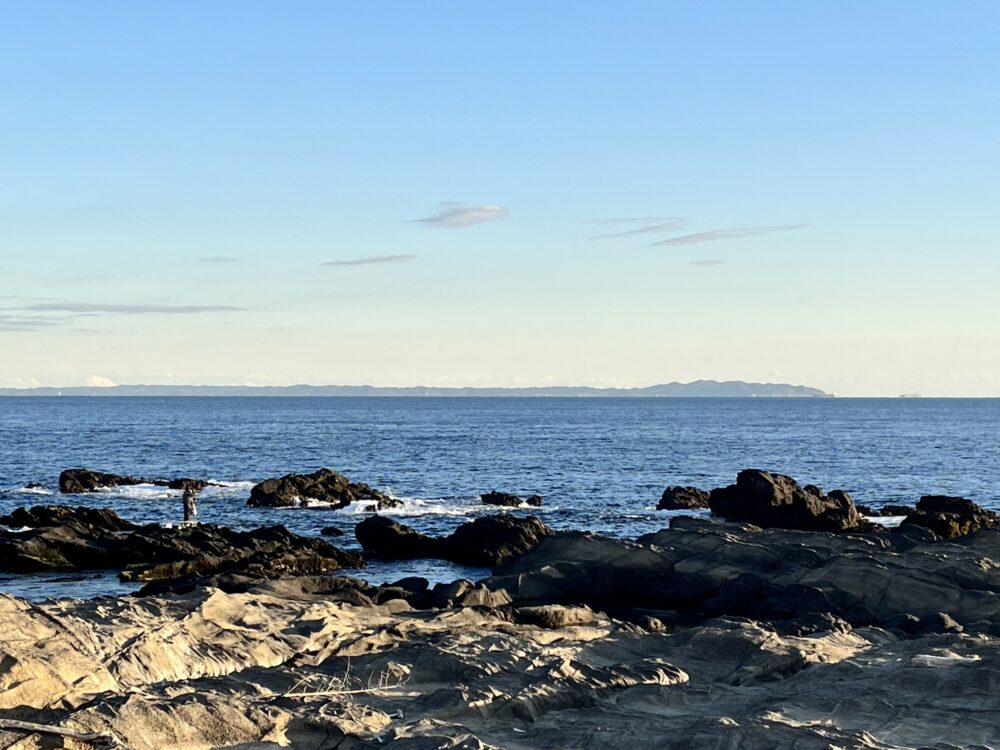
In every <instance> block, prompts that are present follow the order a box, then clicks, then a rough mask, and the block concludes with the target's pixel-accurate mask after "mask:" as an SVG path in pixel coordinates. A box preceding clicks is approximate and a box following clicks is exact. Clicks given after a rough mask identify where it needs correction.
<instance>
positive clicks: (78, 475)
mask: <svg viewBox="0 0 1000 750" xmlns="http://www.w3.org/2000/svg"><path fill="white" fill-rule="evenodd" d="M136 484H155V485H156V486H158V487H167V488H168V489H171V490H187V489H191V490H194V491H195V492H200V491H201V490H203V489H205V488H206V487H208V486H209V485H211V484H212V483H211V482H209V481H207V480H205V479H190V478H188V477H181V478H179V479H146V478H144V477H133V476H122V475H121V474H108V473H106V472H103V471H91V470H90V469H66V470H65V471H63V472H62V473H61V474H60V475H59V491H60V492H62V493H63V494H67V495H76V494H79V493H82V492H98V491H99V490H106V489H114V488H115V487H129V486H132V485H136Z"/></svg>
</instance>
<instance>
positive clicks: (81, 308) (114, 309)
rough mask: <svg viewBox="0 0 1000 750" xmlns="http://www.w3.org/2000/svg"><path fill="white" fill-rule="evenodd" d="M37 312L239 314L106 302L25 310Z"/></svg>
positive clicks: (229, 309)
mask: <svg viewBox="0 0 1000 750" xmlns="http://www.w3.org/2000/svg"><path fill="white" fill-rule="evenodd" d="M23 309H25V310H32V311H35V312H64V313H79V314H106V315H196V314H198V313H212V312H239V311H242V310H243V308H242V307H233V306H232V305H147V304H142V305H115V304H109V303H105V302H45V303H41V304H37V305H28V306H27V307H25V308H23Z"/></svg>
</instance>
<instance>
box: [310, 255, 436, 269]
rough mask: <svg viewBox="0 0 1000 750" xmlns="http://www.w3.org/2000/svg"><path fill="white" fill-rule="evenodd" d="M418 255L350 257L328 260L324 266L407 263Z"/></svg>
mask: <svg viewBox="0 0 1000 750" xmlns="http://www.w3.org/2000/svg"><path fill="white" fill-rule="evenodd" d="M416 259H417V256H416V255H369V256H367V257H365V258H348V259H345V260H328V261H326V262H325V263H323V264H322V265H324V266H371V265H375V264H376V263H406V262H408V261H411V260H416Z"/></svg>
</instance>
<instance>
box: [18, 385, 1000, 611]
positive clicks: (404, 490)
mask: <svg viewBox="0 0 1000 750" xmlns="http://www.w3.org/2000/svg"><path fill="white" fill-rule="evenodd" d="M322 466H326V467H329V468H331V469H334V470H336V471H339V472H341V473H343V474H346V475H347V476H348V477H350V478H351V479H352V480H354V481H363V482H367V483H368V484H370V485H372V486H374V487H377V488H379V489H382V490H384V491H386V492H389V493H390V494H392V495H394V496H396V497H398V498H400V499H402V500H403V501H404V502H405V507H404V508H403V509H401V510H399V511H392V512H390V513H387V515H391V516H394V517H398V518H399V519H400V520H401V521H402V522H404V523H407V524H410V525H412V526H414V527H416V528H417V529H419V530H421V531H424V532H427V533H430V534H447V533H449V532H450V531H452V530H453V529H454V528H455V527H456V526H458V525H459V524H461V523H463V522H464V521H467V520H469V519H471V518H473V517H475V516H477V515H479V514H483V513H488V512H497V511H496V509H494V508H488V507H484V506H483V505H481V504H480V502H479V494H480V493H482V492H485V491H488V490H492V489H498V490H504V491H507V492H513V493H516V494H520V495H529V494H535V493H537V494H540V495H542V496H543V497H544V498H545V500H544V505H543V506H542V507H541V508H537V509H534V508H533V509H530V511H529V510H524V511H521V510H516V511H512V512H517V513H528V512H530V513H536V514H537V515H539V516H541V518H542V519H543V520H544V521H545V522H546V523H547V524H549V525H550V526H552V527H554V528H559V529H569V528H572V529H589V530H592V531H596V532H601V533H604V534H610V535H614V536H620V537H629V538H632V537H636V536H638V535H640V534H643V533H646V532H649V531H652V530H655V529H658V528H661V527H663V526H665V525H666V524H667V522H668V519H669V516H670V515H671V513H668V512H664V511H657V510H655V506H656V502H657V500H658V499H659V496H660V493H661V492H662V491H663V489H664V488H665V487H666V486H668V485H672V484H684V485H695V486H699V487H702V488H705V489H711V488H713V487H719V486H723V485H726V484H730V483H732V482H733V481H734V479H735V476H736V474H737V472H738V471H739V470H740V469H743V468H747V467H754V468H763V469H768V470H772V471H778V472H781V473H785V474H790V475H792V476H794V477H795V478H796V479H798V480H800V481H801V482H802V483H813V484H818V485H820V486H821V487H823V488H824V489H833V488H841V489H845V490H847V491H849V492H850V493H851V495H852V496H853V497H854V499H855V501H856V502H859V503H866V504H870V505H873V506H879V505H882V504H885V503H906V504H912V503H914V502H915V501H916V500H917V499H918V498H919V497H920V496H921V495H924V494H949V495H961V496H964V497H969V498H972V499H974V500H976V501H977V502H979V503H980V504H982V505H985V506H987V507H991V508H994V509H1000V400H997V399H961V400H956V399H825V398H818V399H752V398H749V399H719V398H706V399H700V398H663V399H655V398H649V399H624V398H623V399H613V398H612V399H604V398H602V399H586V398H571V399H560V398H497V399H489V398H183V397H174V398H65V397H64V398H53V397H50V398H41V397H40V398H32V397H19V398H0V513H7V512H9V511H10V510H11V509H13V508H15V507H17V506H27V505H35V504H41V503H46V504H47V503H68V504H73V505H90V506H99V507H110V508H114V509H115V510H116V511H117V512H118V513H119V514H120V515H122V516H123V517H125V518H127V519H129V520H132V521H136V522H155V523H176V522H177V521H178V520H180V517H181V514H182V508H181V499H180V493H179V492H173V491H170V490H166V489H163V488H160V487H154V486H138V487H125V488H121V489H120V490H115V491H108V492H101V493H95V494H87V495H72V496H63V495H60V494H59V491H58V476H59V472H60V471H61V470H62V469H65V468H72V467H87V468H91V469H97V470H101V471H110V472H114V473H119V474H133V475H137V476H144V477H157V478H173V477H181V476H185V477H196V478H204V479H210V480H212V481H215V482H219V483H221V484H223V485H224V486H222V487H211V488H209V489H206V490H205V491H204V492H202V493H201V494H200V496H199V520H201V521H202V522H211V523H219V524H225V525H229V526H234V527H240V528H253V527H256V526H261V525H270V524H283V525H285V526H287V527H288V528H290V529H292V530H294V531H296V532H298V533H301V534H319V531H320V529H321V528H323V527H325V526H336V527H339V528H340V529H342V530H343V531H344V532H345V536H343V537H339V538H336V539H331V541H332V542H333V543H335V544H337V545H338V546H341V547H344V548H352V547H355V546H356V545H355V543H354V538H353V528H354V525H355V523H357V521H358V520H360V516H361V512H360V511H359V510H355V509H345V510H337V511H334V510H330V509H329V508H318V509H289V510H278V509H266V508H265V509H256V508H248V507H246V500H247V498H248V497H249V494H250V488H251V487H252V486H253V484H254V483H256V482H258V481H261V480H263V479H266V478H268V477H277V476H281V475H283V474H286V473H289V472H310V471H314V470H315V469H317V468H319V467H322ZM29 483H41V484H43V485H44V488H43V489H30V490H29V489H25V487H26V485H28V484H29ZM360 574H361V575H362V577H365V578H367V579H369V580H372V581H375V582H382V581H387V580H395V579H398V578H401V577H403V576H405V575H424V576H427V577H428V578H431V579H432V580H452V579H454V578H456V577H461V576H466V577H476V576H481V575H483V574H484V571H481V570H475V569H471V570H470V569H463V568H460V567H458V566H454V565H450V564H448V563H442V562H435V561H408V562H400V563H379V564H373V565H372V566H371V567H369V568H368V569H366V570H365V571H361V572H360ZM128 590H130V587H129V586H127V585H123V584H120V583H118V581H117V579H116V577H115V576H114V575H113V574H109V573H94V574H84V575H65V574H58V575H35V576H9V575H3V574H0V591H8V592H11V593H14V594H17V595H19V596H27V597H29V598H34V599H38V598H44V597H58V596H71V595H72V596H95V595H100V594H116V593H122V592H125V591H128Z"/></svg>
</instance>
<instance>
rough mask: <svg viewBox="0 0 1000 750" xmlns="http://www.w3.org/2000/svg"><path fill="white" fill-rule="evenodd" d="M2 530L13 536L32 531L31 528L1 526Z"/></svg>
mask: <svg viewBox="0 0 1000 750" xmlns="http://www.w3.org/2000/svg"><path fill="white" fill-rule="evenodd" d="M0 529H3V530H4V531H7V532H9V533H11V534H23V533H24V532H25V531H31V527H30V526H22V527H21V528H19V529H15V528H14V527H13V526H0Z"/></svg>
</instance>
